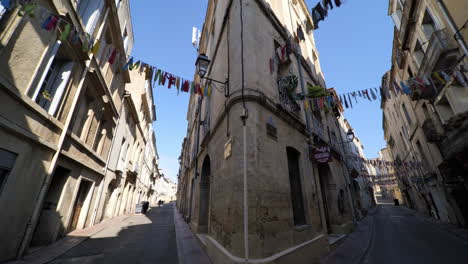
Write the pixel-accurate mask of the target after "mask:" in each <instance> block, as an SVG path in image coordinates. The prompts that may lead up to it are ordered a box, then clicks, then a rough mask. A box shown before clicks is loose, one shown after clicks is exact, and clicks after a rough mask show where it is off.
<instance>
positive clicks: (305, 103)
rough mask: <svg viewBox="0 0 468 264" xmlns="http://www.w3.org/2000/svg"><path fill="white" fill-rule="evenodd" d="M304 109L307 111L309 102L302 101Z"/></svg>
mask: <svg viewBox="0 0 468 264" xmlns="http://www.w3.org/2000/svg"><path fill="white" fill-rule="evenodd" d="M304 109H305V110H309V102H307V100H305V101H304Z"/></svg>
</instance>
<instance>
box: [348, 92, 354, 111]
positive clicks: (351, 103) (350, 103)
mask: <svg viewBox="0 0 468 264" xmlns="http://www.w3.org/2000/svg"><path fill="white" fill-rule="evenodd" d="M348 100H349V106H350V107H351V108H353V101H351V95H350V94H348Z"/></svg>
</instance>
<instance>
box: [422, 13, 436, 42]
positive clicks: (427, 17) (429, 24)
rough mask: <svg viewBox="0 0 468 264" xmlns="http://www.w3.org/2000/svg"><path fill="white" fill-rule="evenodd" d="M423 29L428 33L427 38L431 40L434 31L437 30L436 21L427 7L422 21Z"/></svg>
mask: <svg viewBox="0 0 468 264" xmlns="http://www.w3.org/2000/svg"><path fill="white" fill-rule="evenodd" d="M421 27H422V30H423V32H424V35H426V39H427V40H430V39H431V36H432V33H434V31H436V30H437V29H436V25H435V23H434V20H433V19H432V16H431V14H429V10H427V9H426V12H424V17H423V20H422V23H421Z"/></svg>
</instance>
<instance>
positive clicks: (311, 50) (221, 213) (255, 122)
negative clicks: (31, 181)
mask: <svg viewBox="0 0 468 264" xmlns="http://www.w3.org/2000/svg"><path fill="white" fill-rule="evenodd" d="M241 17H242V19H241ZM309 23H312V19H311V17H310V15H309V12H308V10H307V7H306V5H305V3H304V1H302V0H297V1H277V0H268V1H266V0H254V1H242V5H241V4H240V3H239V1H230V0H218V1H209V3H208V10H207V13H206V18H205V24H204V27H203V31H202V35H201V41H200V47H199V53H200V54H206V55H207V56H208V58H209V59H210V60H211V64H210V67H209V69H208V72H207V74H206V77H208V78H211V79H215V80H218V81H221V82H224V81H225V80H227V86H226V87H228V89H229V93H228V96H227V97H226V96H225V95H226V90H225V89H227V88H226V87H225V86H224V85H221V84H217V83H212V86H213V90H212V95H211V96H209V97H204V98H201V97H200V96H198V95H195V94H192V95H191V97H190V102H189V109H188V113H187V120H188V128H187V136H186V138H185V139H184V142H183V144H182V153H181V157H180V166H181V167H180V171H179V184H178V197H177V205H178V208H179V210H180V211H181V213H182V214H183V216H184V217H185V219H186V220H187V221H189V222H190V225H191V227H192V230H194V231H195V232H196V233H197V234H198V235H199V236H200V238H201V239H202V241H204V242H205V246H206V250H207V252H208V254H209V255H210V257H211V259H212V260H213V262H214V263H237V262H244V261H245V259H248V262H246V263H250V262H252V263H253V262H254V261H261V263H311V262H313V261H315V260H317V259H318V258H319V257H320V256H322V255H323V254H325V253H326V252H327V251H328V243H327V240H326V236H327V235H328V234H330V233H339V234H343V233H347V232H350V231H351V230H352V229H353V222H354V221H355V219H356V217H357V216H356V214H355V212H354V211H355V205H353V204H354V202H353V200H355V197H356V195H355V192H354V191H353V190H352V189H350V188H349V186H350V183H351V179H350V176H349V172H350V168H348V167H347V164H345V162H344V161H343V160H345V155H346V154H345V150H344V149H343V147H342V145H343V144H342V143H343V141H345V140H346V136H345V134H346V130H345V128H344V127H343V126H342V125H341V124H342V122H343V120H341V121H339V119H340V118H341V119H343V118H342V109H341V106H336V107H335V108H334V109H330V110H329V111H311V109H310V108H307V109H306V108H305V107H304V104H303V102H301V101H295V100H293V99H291V98H290V97H288V96H287V95H286V91H284V90H282V88H281V87H280V86H279V85H278V83H277V81H278V79H280V78H283V77H287V76H297V77H298V85H297V87H296V88H295V91H294V92H296V93H300V92H303V93H304V92H305V90H306V89H307V84H310V85H319V86H321V87H326V85H325V80H324V77H323V73H322V72H321V69H320V63H319V55H318V51H317V49H316V48H315V43H314V37H313V33H312V30H308V29H307V24H309ZM299 25H300V26H301V27H302V29H303V31H304V39H303V40H301V41H299V44H298V51H297V56H296V53H295V52H292V53H291V54H289V55H287V58H286V59H285V62H284V63H280V66H275V67H273V68H274V69H273V71H270V67H269V60H270V59H271V58H273V57H274V56H276V55H275V54H277V53H276V51H277V50H278V48H280V47H284V46H285V45H286V43H287V42H288V41H290V42H291V43H292V42H294V37H293V36H294V35H296V34H297V29H298V26H299ZM293 45H294V44H293ZM195 80H196V81H201V82H202V83H203V85H208V83H207V81H206V80H205V79H200V76H198V75H195ZM323 92H325V93H327V94H331V95H332V94H333V93H334V91H333V90H326V89H324V90H323ZM243 121H245V123H243ZM340 122H341V123H340ZM319 146H329V147H331V155H332V156H333V158H332V160H331V161H330V162H329V163H323V164H319V163H317V162H316V161H315V160H313V158H312V155H311V152H312V150H313V149H314V148H315V147H319ZM244 179H246V180H244ZM244 195H246V196H245V197H246V199H244ZM247 229H248V230H247ZM246 234H247V235H246ZM249 261H250V262H249Z"/></svg>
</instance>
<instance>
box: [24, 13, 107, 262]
mask: <svg viewBox="0 0 468 264" xmlns="http://www.w3.org/2000/svg"><path fill="white" fill-rule="evenodd" d="M108 15H109V9H107V10H106V13H105V15H104V20H103V21H106V19H107V17H108ZM104 25H105V24H104V23H102V24H101V27H100V28H99V32H98V34H97V36H101V35H102V32H103V30H104ZM93 58H94V55H91V56H90V59H89V60H87V61H86V62H85V68H84V70H83V73H82V74H81V76H80V83H79V84H78V88H77V90H76V93H75V97H74V98H73V101H72V104H71V106H70V111H69V113H68V116H67V119H66V120H65V123H64V125H63V129H62V133H61V134H60V137H59V140H58V142H57V151H56V152H55V153H54V155H53V156H52V159H51V160H50V165H49V167H48V168H47V171H46V174H45V177H44V182H43V183H42V186H41V189H40V191H39V195H38V197H37V199H36V205H35V206H34V210H33V213H32V215H31V218H30V219H29V221H28V223H27V225H26V230H25V232H24V235H23V240H22V241H21V245H20V248H19V250H18V254H17V255H16V257H17V258H20V257H21V256H22V255H23V254H24V251H25V250H26V248H27V247H28V246H29V243H30V242H31V239H32V236H33V234H34V230H35V228H36V225H37V222H38V221H39V217H40V214H41V210H42V204H43V202H44V199H45V198H46V195H47V192H48V190H49V187H50V184H51V182H52V178H53V175H54V172H55V169H56V166H57V161H58V158H59V156H60V151H61V150H62V146H63V143H64V142H65V137H66V136H67V132H68V129H69V128H70V124H71V122H72V117H73V114H74V112H75V108H76V105H77V104H78V99H79V98H80V95H81V91H82V90H83V86H84V81H85V77H86V75H87V73H88V71H89V70H90V65H91V61H92V59H93Z"/></svg>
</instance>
